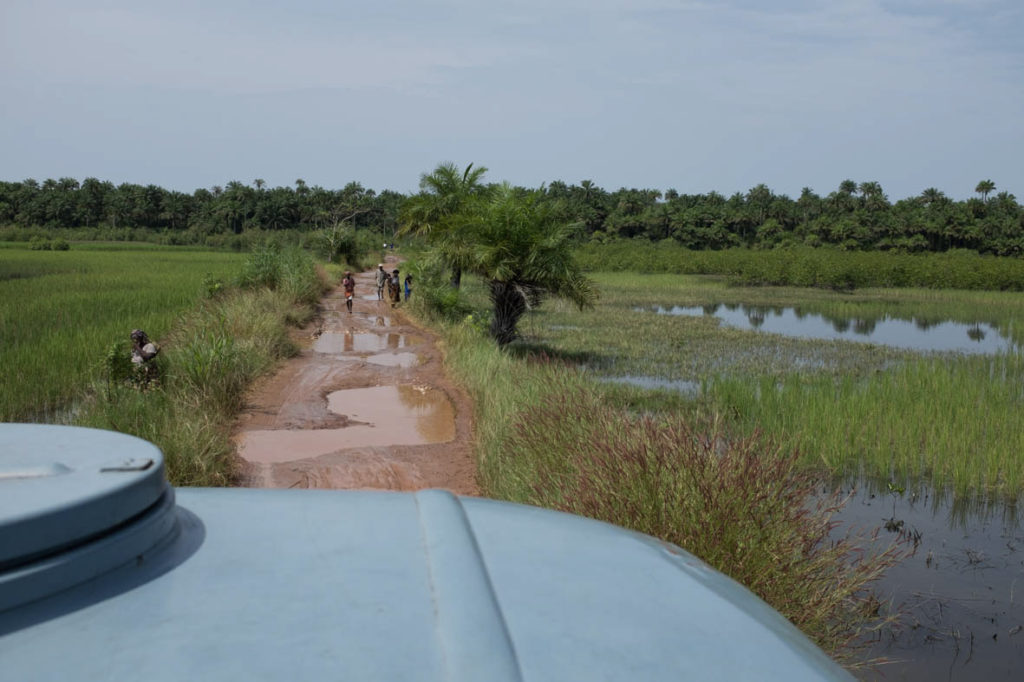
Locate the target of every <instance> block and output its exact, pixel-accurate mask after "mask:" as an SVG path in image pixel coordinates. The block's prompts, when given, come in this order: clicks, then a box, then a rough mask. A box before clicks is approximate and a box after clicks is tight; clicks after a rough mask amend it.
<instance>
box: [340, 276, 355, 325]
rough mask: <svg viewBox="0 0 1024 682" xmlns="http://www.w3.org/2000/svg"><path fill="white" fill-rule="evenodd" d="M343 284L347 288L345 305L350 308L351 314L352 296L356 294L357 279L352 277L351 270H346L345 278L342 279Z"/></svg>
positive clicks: (350, 312)
mask: <svg viewBox="0 0 1024 682" xmlns="http://www.w3.org/2000/svg"><path fill="white" fill-rule="evenodd" d="M341 286H343V287H344V288H345V307H346V308H348V312H349V315H351V314H352V297H353V296H355V292H356V280H355V278H353V277H352V273H351V272H350V271H345V279H343V280H341Z"/></svg>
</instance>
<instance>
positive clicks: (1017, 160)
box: [0, 0, 1024, 201]
mask: <svg viewBox="0 0 1024 682" xmlns="http://www.w3.org/2000/svg"><path fill="white" fill-rule="evenodd" d="M1021 36H1024V2H1021V1H1020V0H888V1H887V0H721V1H714V0H704V1H700V0H698V1H693V2H689V1H685V0H680V1H670V0H521V1H515V2H493V3H488V2H486V1H484V0H372V1H364V2H348V1H345V0H337V1H334V2H330V1H327V0H290V2H280V1H279V2H270V1H267V0H252V1H249V2H244V1H242V0H218V1H217V2H209V1H206V2H199V1H196V0H176V1H175V2H166V1H164V2H159V3H157V2H151V1H149V0H108V1H97V0H0V180H7V181H19V180H23V179H25V178H35V179H37V180H43V179H45V178H50V177H53V178H59V177H73V178H76V179H78V180H82V179H84V178H86V177H97V178H100V179H101V180H110V181H112V182H114V183H116V184H119V183H121V182H134V183H139V184H150V183H152V184H157V185H161V186H163V187H166V188H168V189H177V190H181V191H186V192H191V191H193V190H195V189H196V188H199V187H206V188H209V187H212V186H214V185H224V184H225V183H227V182H228V181H231V180H238V181H241V182H245V183H251V182H252V181H253V180H254V179H256V178H260V179H263V180H265V181H266V183H267V185H268V186H281V185H293V184H294V182H295V180H296V179H299V178H301V179H303V180H305V181H306V183H308V184H309V185H320V186H323V187H328V188H339V187H342V186H344V185H345V184H347V183H349V182H352V181H356V182H360V183H361V184H362V185H363V186H365V187H367V188H371V189H375V190H377V191H380V190H384V189H392V190H395V191H399V192H413V191H416V189H417V186H418V182H419V178H420V176H421V174H423V173H426V172H429V171H431V170H432V169H433V168H434V167H435V166H436V165H437V164H438V163H441V162H444V161H451V162H454V163H456V164H458V165H459V166H460V167H462V166H465V165H466V164H469V163H475V164H476V165H478V166H480V165H482V166H486V167H487V168H488V169H489V171H488V173H487V175H486V176H485V179H487V180H491V181H509V182H511V183H513V184H518V185H524V186H527V187H537V186H539V185H541V184H542V183H550V182H551V181H554V180H562V181H564V182H567V183H570V184H572V183H577V184H578V183H579V182H580V181H582V180H585V179H586V180H591V181H593V182H594V183H595V184H597V185H599V186H601V187H604V188H605V189H608V190H614V189H618V188H619V187H637V188H652V189H659V190H667V189H670V188H672V189H676V190H677V191H679V192H680V193H689V194H695V193H705V192H709V191H717V192H720V193H722V194H725V195H731V194H732V193H734V192H745V191H747V190H748V189H750V188H751V187H753V186H755V185H757V184H759V183H764V184H766V185H768V187H770V188H771V189H772V190H774V191H775V192H776V193H780V194H788V195H789V196H791V197H796V196H799V194H800V191H801V189H802V188H803V187H810V188H811V189H812V190H814V191H816V192H818V193H819V194H822V195H825V194H828V193H829V192H831V191H833V190H835V189H836V187H838V185H839V183H840V182H841V181H843V180H845V179H852V180H855V181H856V182H864V181H875V182H879V183H880V184H881V185H882V188H883V189H884V190H885V192H886V194H887V195H888V196H889V198H890V199H892V200H894V201H895V200H897V199H901V198H904V197H908V196H914V195H917V194H919V193H920V192H921V191H922V190H924V189H926V188H929V187H936V188H938V189H940V190H942V191H943V192H945V193H946V194H948V195H949V196H951V197H953V198H956V199H963V198H967V197H969V196H972V195H973V194H974V188H975V186H976V185H977V184H978V182H979V181H980V180H985V179H991V180H992V181H994V182H995V184H996V192H999V191H1004V190H1005V191H1009V192H1010V193H1012V194H1014V195H1015V196H1016V197H1017V198H1018V200H1024V162H1022V159H1024V40H1022V39H1021Z"/></svg>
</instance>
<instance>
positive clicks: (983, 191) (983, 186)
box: [974, 180, 996, 201]
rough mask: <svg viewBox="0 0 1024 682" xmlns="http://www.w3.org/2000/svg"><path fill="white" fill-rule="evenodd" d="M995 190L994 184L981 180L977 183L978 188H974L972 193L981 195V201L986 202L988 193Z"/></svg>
mask: <svg viewBox="0 0 1024 682" xmlns="http://www.w3.org/2000/svg"><path fill="white" fill-rule="evenodd" d="M995 188H996V183H994V182H992V181H991V180H982V181H981V182H979V183H978V186H977V187H975V188H974V191H975V192H977V193H978V194H980V195H981V200H982V201H987V200H988V195H989V192H991V191H992V190H994V189H995Z"/></svg>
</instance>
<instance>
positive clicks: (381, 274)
mask: <svg viewBox="0 0 1024 682" xmlns="http://www.w3.org/2000/svg"><path fill="white" fill-rule="evenodd" d="M376 275H377V300H378V301H383V300H384V285H386V284H387V282H388V273H387V272H385V271H384V264H383V263H377V272H376Z"/></svg>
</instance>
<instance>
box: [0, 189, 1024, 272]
mask: <svg viewBox="0 0 1024 682" xmlns="http://www.w3.org/2000/svg"><path fill="white" fill-rule="evenodd" d="M542 190H543V192H544V195H545V197H546V199H547V200H549V201H552V202H554V203H555V206H554V207H553V208H554V210H555V212H556V214H557V215H558V216H559V217H560V218H561V219H563V220H564V221H565V222H571V223H578V224H579V225H580V226H581V232H580V236H581V237H582V238H583V239H588V240H591V241H608V240H616V239H634V238H640V239H646V240H651V241H661V240H665V239H669V240H672V241H674V242H676V243H678V244H679V245H681V246H684V247H686V248H689V249H694V250H706V249H712V250H714V249H724V248H730V247H740V246H742V247H753V248H775V247H779V246H789V245H798V244H799V245H808V246H824V245H834V246H838V247H840V248H843V249H848V250H894V251H902V252H926V251H932V252H941V251H948V250H951V249H971V250H975V251H977V252H979V253H987V254H996V255H1002V256H1019V255H1021V254H1022V253H1024V207H1022V206H1021V205H1020V204H1019V203H1018V202H1017V199H1016V197H1014V196H1013V195H1012V194H1010V193H1008V192H996V185H995V183H994V182H992V181H991V180H983V181H981V182H979V183H978V185H977V187H976V188H975V192H976V193H977V196H975V197H971V198H969V199H966V200H962V201H957V200H953V199H951V198H950V197H948V196H946V195H945V194H943V193H942V192H941V191H939V190H937V189H934V188H929V189H926V190H924V191H923V192H921V194H920V195H918V196H914V197H908V198H905V199H900V200H898V201H895V202H891V201H890V200H889V198H888V197H887V196H886V194H885V192H884V191H883V190H882V187H881V186H880V185H879V183H877V182H861V183H859V184H858V183H856V182H854V181H853V180H845V181H843V182H842V183H840V185H839V187H838V188H837V189H836V190H835V191H834V192H831V193H829V194H828V195H826V196H820V195H818V194H816V193H815V192H813V191H811V190H810V189H809V188H804V190H803V192H801V194H800V196H799V197H798V198H797V199H792V198H790V197H788V196H786V195H784V194H776V193H775V192H773V191H772V190H771V189H770V188H768V187H767V186H766V185H763V184H761V185H758V186H756V187H753V188H752V189H750V190H749V191H748V192H746V193H745V194H744V193H739V192H738V193H736V194H733V195H732V196H730V197H725V196H724V195H722V194H719V193H717V192H709V193H707V194H679V193H678V192H676V191H675V190H667V191H665V192H662V191H659V190H654V189H627V188H621V189H618V190H615V191H607V190H604V189H602V188H600V187H598V186H596V185H595V184H594V183H593V182H591V181H589V180H584V181H582V182H581V183H580V184H578V185H569V184H566V183H564V182H562V181H554V182H551V183H550V184H549V185H547V186H545V187H544V188H542ZM407 198H408V197H407V196H406V195H404V194H402V193H399V192H394V191H391V190H383V191H381V192H379V193H378V192H375V191H374V190H372V189H367V188H364V187H363V186H362V185H361V184H359V183H358V182H350V183H349V184H348V185H346V186H345V187H344V188H342V189H339V190H330V189H324V188H323V187H319V186H313V187H310V186H308V185H307V184H306V183H305V182H304V181H302V180H296V181H295V186H294V187H272V188H271V187H267V186H266V183H265V182H264V181H263V180H259V179H257V180H254V181H253V182H252V183H251V184H244V183H241V182H229V183H227V184H226V185H225V186H223V187H219V186H218V187H213V188H211V189H197V190H196V191H195V192H193V193H192V194H187V193H183V192H178V191H173V190H166V189H163V188H161V187H158V186H156V185H145V186H143V185H136V184H129V183H125V184H121V185H114V184H113V183H111V182H106V181H101V180H97V179H95V178H87V179H85V180H83V181H82V182H81V183H79V182H78V181H77V180H75V179H73V178H61V179H59V180H53V179H49V180H46V181H44V182H42V183H39V182H37V181H35V180H31V179H30V180H24V181H22V182H0V226H4V229H3V232H2V233H0V237H2V238H6V239H14V240H17V239H24V240H27V239H30V238H31V236H33V235H38V234H39V233H40V231H48V232H51V233H52V231H53V230H54V229H58V228H59V229H61V230H64V231H65V232H66V233H65V234H61V235H60V236H63V237H65V238H71V239H145V240H148V241H161V242H164V243H170V244H210V245H229V244H232V243H234V242H232V241H231V239H230V236H231V235H240V234H242V233H245V232H248V231H251V230H259V231H282V230H292V231H307V230H320V229H323V228H326V227H330V226H334V225H338V224H340V223H344V224H346V225H350V226H353V227H355V228H357V229H371V228H372V229H374V230H376V231H378V232H380V233H382V234H383V235H385V236H389V235H390V236H393V235H394V234H395V231H396V229H397V227H398V220H399V211H400V208H401V206H402V204H403V203H404V202H405V200H406V199H407ZM236 242H237V240H236Z"/></svg>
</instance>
